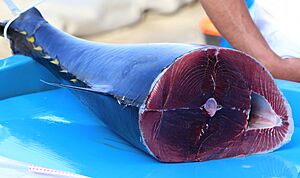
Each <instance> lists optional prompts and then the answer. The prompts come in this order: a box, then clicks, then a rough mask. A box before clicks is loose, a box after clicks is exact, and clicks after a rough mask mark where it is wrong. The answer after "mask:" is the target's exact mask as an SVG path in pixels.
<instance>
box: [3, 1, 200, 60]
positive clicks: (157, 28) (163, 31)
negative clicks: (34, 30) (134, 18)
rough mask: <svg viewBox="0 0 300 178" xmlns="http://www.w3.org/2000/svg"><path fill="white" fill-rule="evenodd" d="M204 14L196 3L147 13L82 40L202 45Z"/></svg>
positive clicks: (5, 49)
mask: <svg viewBox="0 0 300 178" xmlns="http://www.w3.org/2000/svg"><path fill="white" fill-rule="evenodd" d="M204 16H205V13H204V11H203V9H202V7H201V5H200V3H199V2H195V3H192V4H190V5H187V6H185V7H183V8H181V9H180V10H179V11H178V12H176V13H174V14H171V15H161V14H156V13H154V12H151V11H149V12H147V13H146V14H145V15H144V18H143V20H141V21H140V22H138V23H136V24H134V25H131V26H128V27H124V28H121V29H118V30H114V31H111V32H107V33H101V34H96V35H91V36H83V37H82V38H85V39H88V40H92V41H98V42H107V43H152V42H171V43H174V42H182V43H199V44H204V42H205V41H204V38H203V35H202V34H201V33H200V32H199V20H200V19H201V18H202V17H204ZM10 55H11V53H10V49H9V47H8V43H7V42H6V41H5V40H4V39H2V38H1V39H0V59H1V58H6V57H8V56H10Z"/></svg>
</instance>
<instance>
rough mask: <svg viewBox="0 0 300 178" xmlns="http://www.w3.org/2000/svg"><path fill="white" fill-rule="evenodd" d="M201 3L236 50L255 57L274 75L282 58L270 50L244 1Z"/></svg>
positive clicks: (217, 0) (208, 1) (210, 1)
mask: <svg viewBox="0 0 300 178" xmlns="http://www.w3.org/2000/svg"><path fill="white" fill-rule="evenodd" d="M200 2H201V3H202V6H203V8H204V9H205V11H206V13H207V15H208V16H209V17H210V19H211V20H212V22H213V23H214V25H215V26H216V28H217V29H218V30H219V32H220V33H221V34H222V35H223V36H224V37H225V38H226V39H227V40H228V41H229V43H230V44H231V45H232V46H233V47H234V48H236V49H239V50H241V51H244V52H246V53H248V54H250V55H251V56H253V57H255V58H256V59H258V60H259V61H260V62H261V63H263V64H264V65H265V66H266V67H267V68H268V69H269V70H270V71H271V72H272V73H274V72H273V71H274V70H275V69H276V65H277V63H279V62H280V57H279V56H277V55H276V54H275V53H274V52H273V51H272V50H271V49H270V47H269V45H268V44H267V42H266V41H265V39H264V38H263V36H262V35H261V33H260V32H259V30H258V29H257V27H256V25H255V24H254V22H253V20H252V19H251V16H250V14H249V12H248V9H247V7H246V4H245V2H244V0H200ZM275 73H276V72H275Z"/></svg>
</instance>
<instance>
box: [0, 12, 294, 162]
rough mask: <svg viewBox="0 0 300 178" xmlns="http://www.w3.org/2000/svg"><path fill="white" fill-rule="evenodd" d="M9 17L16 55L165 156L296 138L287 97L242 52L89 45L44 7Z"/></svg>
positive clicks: (216, 154)
mask: <svg viewBox="0 0 300 178" xmlns="http://www.w3.org/2000/svg"><path fill="white" fill-rule="evenodd" d="M10 22H12V23H11V24H8V22H1V23H0V30H1V32H0V34H2V35H4V34H6V35H4V36H7V37H8V39H9V40H10V44H11V49H12V51H13V54H21V55H25V56H29V57H31V58H33V59H34V60H36V61H37V62H39V63H40V64H42V65H43V66H44V67H46V68H47V69H49V70H50V71H51V72H52V73H53V74H54V75H55V76H56V77H57V78H58V79H60V83H51V81H45V83H48V84H51V85H55V86H58V87H65V88H68V89H70V90H71V91H72V92H73V93H74V94H75V95H76V96H78V98H79V99H80V100H81V101H82V102H83V103H84V104H85V105H86V106H88V107H89V108H90V109H91V110H92V111H93V112H94V113H95V114H96V115H97V116H99V118H100V119H102V120H103V122H104V123H106V124H107V126H108V127H109V128H111V129H112V130H113V131H114V132H115V133H117V134H118V135H120V136H121V137H122V138H124V139H125V140H127V141H128V142H129V143H131V144H132V145H133V146H135V147H137V148H139V149H141V150H143V151H144V152H146V153H148V154H149V155H151V156H153V157H154V158H156V159H157V160H159V161H162V162H189V161H206V160H212V159H221V158H227V157H236V156H245V155H251V154H257V153H267V152H271V151H273V150H275V149H278V148H279V147H281V146H282V145H284V144H286V143H288V142H289V141H290V140H291V136H292V134H293V129H294V126H293V119H292V116H291V110H290V107H289V104H288V103H287V101H286V100H285V98H284V96H283V95H282V93H281V92H280V90H279V89H278V87H277V86H276V84H275V82H274V79H273V78H272V76H271V75H270V73H269V72H268V71H267V70H266V68H265V67H264V66H262V65H261V64H260V63H259V62H258V61H257V60H255V59H254V58H252V57H250V56H249V55H247V54H245V53H243V52H240V51H237V50H233V49H225V48H219V47H214V46H205V45H194V44H168V43H161V44H127V45H119V44H104V43H94V42H89V41H85V40H82V39H79V38H76V37H73V36H71V35H69V34H66V33H64V32H62V31H60V30H58V29H56V28H55V27H53V26H51V25H50V24H49V23H48V22H47V21H45V20H44V18H43V17H42V15H41V14H40V12H39V11H38V10H37V9H36V8H31V9H29V10H27V11H26V12H24V13H21V14H20V15H19V17H18V18H16V19H15V20H14V21H10ZM5 26H6V27H7V28H6V29H7V31H5V30H4V27H5ZM24 72H26V71H24ZM66 104H67V103H66ZM74 112H76V111H74ZM78 132H80V130H78ZM99 159H100V158H99Z"/></svg>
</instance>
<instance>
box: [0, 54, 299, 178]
mask: <svg viewBox="0 0 300 178" xmlns="http://www.w3.org/2000/svg"><path fill="white" fill-rule="evenodd" d="M40 79H43V80H46V81H55V80H56V79H55V78H54V77H53V76H52V75H51V74H50V73H49V72H47V71H46V70H45V69H44V68H43V67H42V66H40V65H39V64H37V63H35V62H34V61H33V60H31V59H30V58H26V57H23V56H14V57H11V58H8V59H5V60H1V61H0V82H1V88H0V98H1V100H0V156H3V157H6V158H9V159H13V160H17V161H21V162H26V163H30V164H34V165H39V166H43V167H48V168H52V169H57V170H62V171H68V172H73V173H78V174H82V175H86V176H90V177H96V178H98V177H113V178H114V177H116V178H117V177H131V178H142V177H145V178H165V177H172V178H177V177H178V178H179V177H182V178H187V177H188V178H194V177H197V178H199V177H206V178H210V177H215V178H217V177H243V178H246V177H249V178H254V177H288V178H292V177H295V178H296V177H299V171H300V136H299V134H300V128H299V127H300V111H299V109H300V84H299V83H293V82H287V81H279V80H278V81H277V83H278V85H279V87H280V89H281V90H282V92H283V93H284V95H285V96H286V98H287V99H288V101H289V103H290V104H291V106H292V109H293V116H294V121H295V126H296V127H295V133H294V136H293V139H292V141H291V142H290V143H289V144H287V145H285V146H284V147H283V148H281V149H279V150H277V151H275V152H273V153H269V154H262V155H253V156H248V157H241V158H230V159H223V160H216V161H207V162H195V163H180V164H178V163H177V164H165V163H159V162H158V161H156V160H154V159H153V158H152V157H150V156H148V155H147V154H145V153H143V152H141V151H140V150H138V149H136V148H134V147H132V146H131V145H129V144H128V143H127V142H125V141H124V140H123V139H121V138H120V137H118V136H117V135H115V134H114V133H113V132H111V131H110V130H109V128H107V127H106V126H105V125H104V124H103V123H102V122H101V120H100V119H98V118H97V117H96V116H95V115H94V114H93V113H92V112H91V111H89V109H88V108H87V107H85V106H84V105H82V104H81V103H80V102H79V100H77V98H76V97H75V96H73V95H72V94H71V93H70V92H69V91H68V90H66V89H54V88H52V87H49V86H47V85H45V84H43V83H42V82H40ZM0 177H1V175H0Z"/></svg>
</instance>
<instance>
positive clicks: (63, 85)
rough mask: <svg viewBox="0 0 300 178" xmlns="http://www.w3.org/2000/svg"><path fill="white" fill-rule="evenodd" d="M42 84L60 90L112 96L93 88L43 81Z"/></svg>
mask: <svg viewBox="0 0 300 178" xmlns="http://www.w3.org/2000/svg"><path fill="white" fill-rule="evenodd" d="M41 82H43V83H45V84H47V85H50V86H54V87H58V88H68V89H73V90H81V91H86V92H93V93H99V94H103V95H110V96H111V94H109V93H107V92H102V91H99V90H94V89H93V88H84V87H78V86H72V85H66V84H62V83H52V82H47V81H44V80H41Z"/></svg>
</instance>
